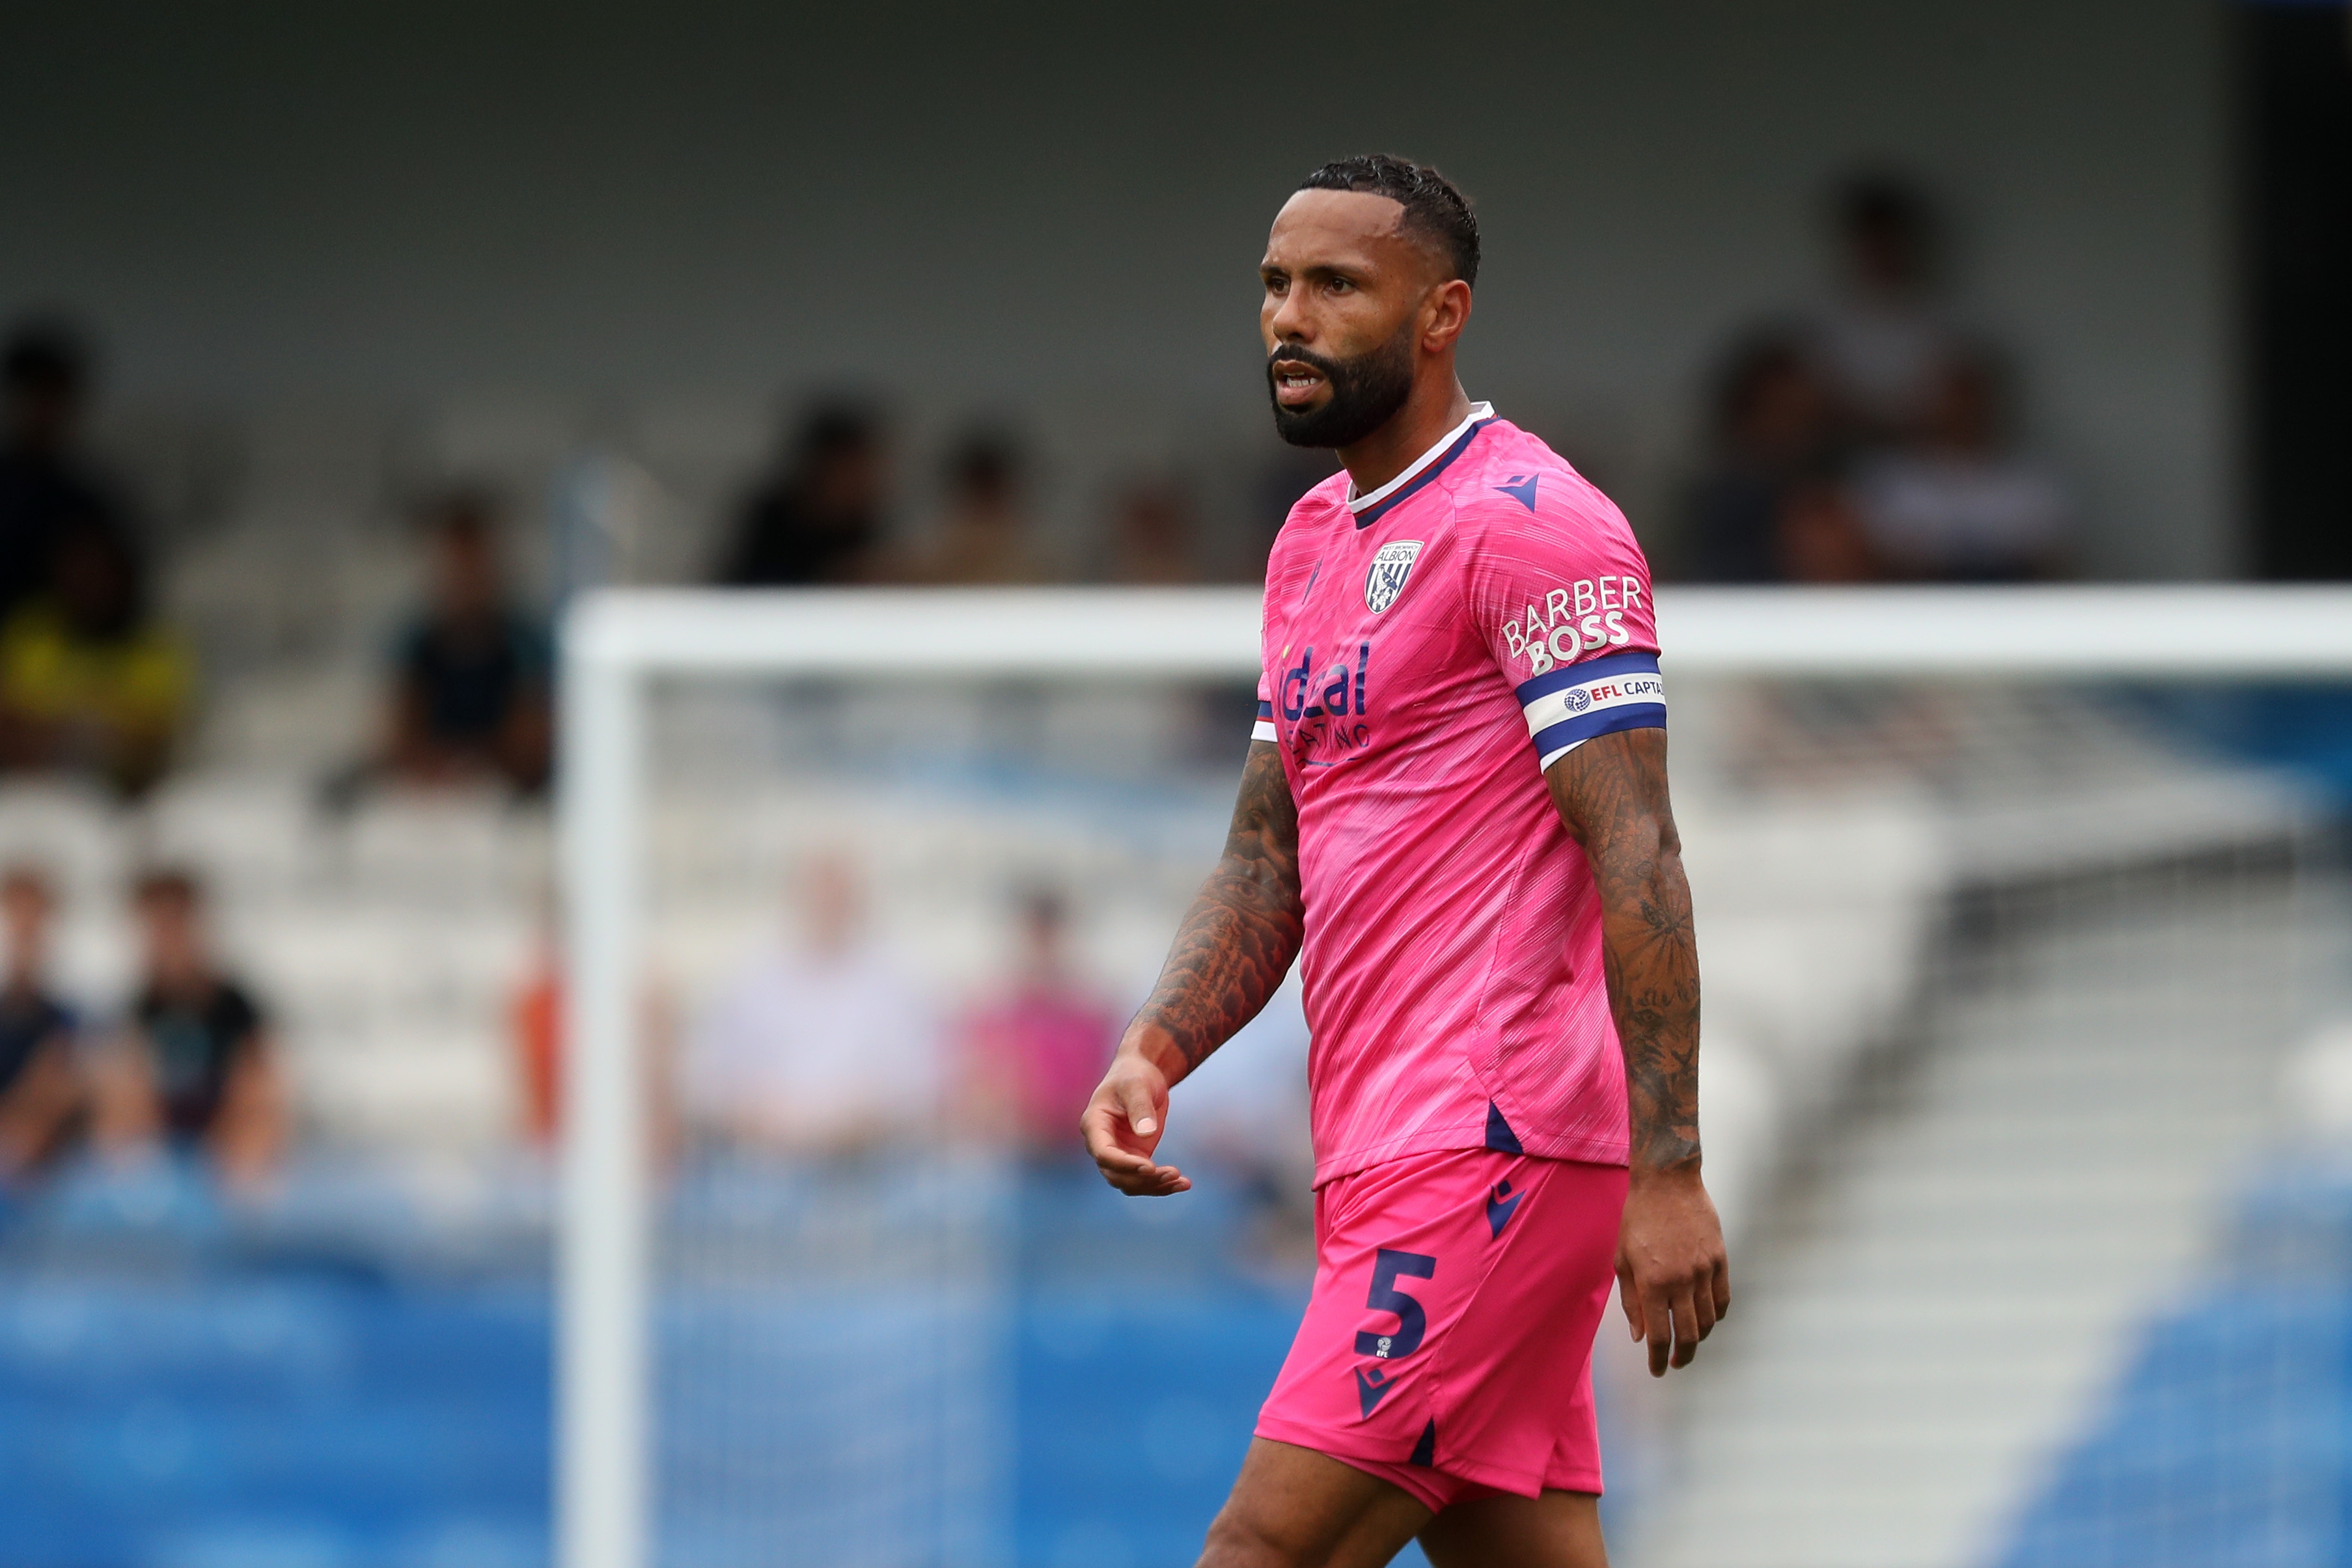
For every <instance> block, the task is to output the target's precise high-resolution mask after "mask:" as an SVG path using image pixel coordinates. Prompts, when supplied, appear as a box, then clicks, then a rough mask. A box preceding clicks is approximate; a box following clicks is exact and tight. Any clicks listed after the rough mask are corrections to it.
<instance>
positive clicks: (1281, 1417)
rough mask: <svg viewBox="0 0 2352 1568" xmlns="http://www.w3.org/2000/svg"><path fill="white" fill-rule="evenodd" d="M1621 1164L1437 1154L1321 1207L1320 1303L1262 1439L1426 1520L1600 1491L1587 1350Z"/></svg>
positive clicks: (1264, 1415) (1408, 1161)
mask: <svg viewBox="0 0 2352 1568" xmlns="http://www.w3.org/2000/svg"><path fill="white" fill-rule="evenodd" d="M1625 1181H1626V1176H1625V1168H1624V1167H1623V1166H1598V1165H1583V1164H1579V1163H1576V1162H1573V1161H1569V1160H1548V1159H1538V1158H1536V1157H1534V1156H1532V1155H1510V1154H1504V1153H1501V1152H1499V1151H1497V1150H1493V1149H1449V1150H1444V1151H1442V1152H1439V1153H1435V1154H1425V1155H1408V1156H1407V1157H1405V1158H1403V1159H1399V1160H1391V1161H1389V1162H1387V1163H1386V1164H1383V1165H1377V1166H1372V1167H1371V1168H1370V1170H1364V1171H1359V1172H1357V1173H1356V1174H1355V1175H1353V1176H1340V1177H1339V1178H1338V1179H1337V1180H1335V1181H1331V1182H1328V1183H1326V1184H1325V1185H1324V1186H1323V1188H1322V1190H1321V1191H1319V1192H1318V1193H1317V1194H1316V1195H1315V1244H1316V1264H1315V1293H1314V1296H1313V1298H1312V1299H1311V1300H1310V1301H1308V1302H1307V1317H1306V1320H1305V1321H1304V1322H1301V1323H1300V1324H1299V1325H1298V1337H1297V1339H1295V1340H1293V1341H1292V1342H1291V1345H1290V1355H1289V1358H1288V1359H1287V1360H1286V1361H1285V1362H1284V1363H1283V1364H1282V1375H1280V1376H1279V1377H1277V1378H1276V1379H1275V1383H1274V1392H1273V1393H1272V1394H1271V1395H1269V1396H1267V1397H1266V1401H1265V1407H1264V1408H1263V1409H1261V1410H1260V1411H1259V1412H1258V1418H1257V1435H1258V1436H1259V1437H1267V1438H1271V1439H1273V1440H1274V1441H1276V1442H1278V1443H1292V1444H1296V1445H1297V1446H1298V1447H1299V1448H1313V1449H1315V1450H1316V1451H1317V1452H1318V1453H1323V1454H1328V1455H1329V1456H1331V1457H1332V1458H1335V1459H1339V1460H1340V1461H1342V1462H1343V1463H1346V1464H1349V1465H1351V1466H1353V1467H1354V1468H1356V1469H1360V1470H1363V1471H1366V1472H1368V1473H1369V1474H1371V1475H1375V1476H1378V1477H1379V1478H1380V1479H1382V1480H1385V1481H1390V1482H1392V1483H1393V1484H1395V1485H1397V1486H1400V1487H1402V1488H1403V1489H1404V1490H1407V1491H1409V1492H1411V1493H1412V1495H1413V1496H1415V1497H1416V1498H1419V1499H1420V1500H1422V1501H1423V1503H1425V1504H1427V1505H1428V1506H1429V1507H1430V1508H1431V1509H1433V1510H1440V1509H1444V1507H1446V1505H1448V1504H1449V1503H1454V1502H1458V1501H1462V1500H1465V1499H1468V1498H1473V1497H1483V1496H1489V1495H1492V1494H1493V1493H1496V1492H1511V1493H1515V1494H1517V1496H1520V1497H1534V1496H1536V1495H1537V1494H1538V1493H1539V1492H1542V1491H1545V1490H1554V1491H1580V1492H1598V1491H1600V1490H1601V1435H1600V1430H1599V1427H1598V1426H1597V1425H1596V1423H1595V1421H1594V1418H1593V1411H1592V1337H1593V1334H1594V1333H1595V1332H1596V1331H1598V1329H1599V1328H1600V1325H1601V1311H1602V1309H1603V1308H1604V1307H1605V1306H1606V1305H1607V1304H1608V1300H1609V1286H1610V1283H1611V1281H1612V1280H1614V1278H1615V1277H1616V1267H1617V1228H1618V1222H1619V1219H1620V1218H1621V1217H1622V1214H1623V1212H1624V1207H1625Z"/></svg>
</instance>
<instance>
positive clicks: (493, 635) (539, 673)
mask: <svg viewBox="0 0 2352 1568" xmlns="http://www.w3.org/2000/svg"><path fill="white" fill-rule="evenodd" d="M494 516H495V514H494V511H493V508H492V506H491V503H490V501H489V500H488V497H484V496H482V495H480V494H478V493H476V492H471V491H459V492H454V493H452V494H450V495H447V496H445V497H442V498H441V499H440V500H439V501H438V502H436V504H435V506H434V507H433V508H432V510H431V513H430V515H429V518H428V524H427V526H428V528H429V532H430V538H431V547H432V552H433V558H432V579H431V586H430V589H429V593H430V597H429V598H428V600H427V601H426V603H425V608H424V610H423V611H422V612H420V613H419V614H418V615H417V617H416V620H415V622H414V624H412V625H411V626H410V627H409V629H408V630H407V632H405V633H404V634H403V636H402V637H401V640H400V643H399V650H398V653H397V655H396V663H395V664H394V672H393V689H392V713H391V716H390V724H389V728H390V731H391V733H390V735H389V737H387V740H386V743H385V763H386V765H387V768H388V770H389V771H390V772H391V773H392V774H393V775H394V776H395V777H397V778H399V779H404V780H406V781H407V782H410V783H413V784H422V785H440V784H452V783H464V782H468V781H471V780H476V779H494V780H497V781H499V782H502V783H504V784H506V785H508V786H509V788H511V789H515V790H516V791H518V792H519V793H522V794H535V793H537V792H538V791H540V790H541V789H544V788H546V785H547V779H548V770H549V766H550V762H551V758H550V745H551V738H552V726H551V718H550V712H549V702H550V696H551V692H550V664H551V660H550V650H549V645H548V635H547V629H546V627H545V625H544V624H543V623H541V622H540V621H539V620H538V619H537V618H535V617H533V616H531V615H530V614H527V613H526V612H524V611H523V610H522V608H521V607H520V605H519V604H518V603H517V601H516V600H515V597H514V594H513V592H512V591H511V590H510V589H509V587H508V585H507V582H506V578H505V573H504V571H503V570H502V569H501V567H500V564H499V550H498V537H497V531H496V528H495V523H494Z"/></svg>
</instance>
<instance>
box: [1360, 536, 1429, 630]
mask: <svg viewBox="0 0 2352 1568" xmlns="http://www.w3.org/2000/svg"><path fill="white" fill-rule="evenodd" d="M1420 554H1421V541H1420V540H1419V539H1391V540H1390V541H1389V542H1388V543H1386V544H1384V545H1382V546H1381V548H1380V550H1379V552H1378V553H1376V554H1375V555H1374V556H1373V557H1372V570H1370V571H1369V572H1367V573H1365V574H1364V608H1365V609H1367V610H1369V611H1370V612H1372V613H1373V614H1375V615H1378V614H1379V613H1380V612H1381V611H1383V610H1386V609H1387V608H1388V607H1389V606H1390V605H1391V604H1394V603H1395V602H1396V601H1397V595H1398V594H1400V593H1402V592H1403V591H1404V580H1405V579H1406V578H1407V577H1409V576H1411V575H1412V563H1413V560H1414V559H1415V558H1416V557H1418V556H1419V555H1420Z"/></svg>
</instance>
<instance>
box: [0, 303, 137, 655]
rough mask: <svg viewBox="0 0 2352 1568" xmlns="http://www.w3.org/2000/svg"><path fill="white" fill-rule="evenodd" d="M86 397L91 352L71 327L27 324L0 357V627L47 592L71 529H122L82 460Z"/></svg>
mask: <svg viewBox="0 0 2352 1568" xmlns="http://www.w3.org/2000/svg"><path fill="white" fill-rule="evenodd" d="M88 397H89V350H88V349H87V348H86V347H85V346H84V344H83V342H82V340H81V339H80V337H79V334H77V333H75V332H74V331H72V330H71V329H68V328H66V327H63V326H60V325H58V324H56V323H47V322H35V323H27V324H26V325H23V326H20V327H18V328H17V329H16V331H15V333H14V334H13V335H11V337H10V338H9V340H8V343H7V347H6V348H5V350H0V402H5V407H0V423H5V428H0V621H5V618H6V617H7V615H8V614H9V613H10V612H13V611H15V610H16V608H17V607H18V606H19V605H21V604H22V603H24V602H25V601H26V600H28V599H30V598H32V597H33V596H34V595H35V594H37V593H38V592H39V591H41V590H42V589H43V588H44V587H46V586H47V582H48V580H49V563H50V557H51V555H52V553H53V552H54V550H55V548H56V544H57V537H58V533H59V532H60V531H62V530H63V529H64V528H66V527H67V526H68V524H78V523H85V522H91V521H95V522H98V523H100V524H102V525H104V526H108V527H112V528H121V527H122V525H123V518H122V516H121V508H120V507H118V506H117V505H116V504H115V501H114V498H113V497H112V496H111V495H110V493H109V492H108V490H107V489H106V487H105V486H102V485H101V484H100V483H99V482H98V480H97V478H96V477H95V476H93V475H92V474H91V473H90V472H89V469H88V468H87V467H86V466H85V465H83V463H82V460H81V456H80V452H79V446H80V438H81V423H82V415H83V413H84V410H85V408H86V406H87V402H88Z"/></svg>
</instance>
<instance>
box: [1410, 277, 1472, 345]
mask: <svg viewBox="0 0 2352 1568" xmlns="http://www.w3.org/2000/svg"><path fill="white" fill-rule="evenodd" d="M1469 324H1470V286H1469V285H1468V284H1466V283H1465V282H1463V281H1462V280H1461V279H1460V278H1458V277H1449V278H1447V279H1446V280H1445V281H1444V282H1443V283H1441V284H1439V285H1437V286H1436V287H1434V288H1432V289H1431V290H1430V291H1429V293H1428V295H1427V296H1426V298H1424V299H1423V304H1422V324H1421V346H1422V347H1423V349H1425V350H1428V351H1429V352H1431V353H1433V354H1440V353H1444V351H1445V350H1447V349H1449V348H1451V347H1453V345H1454V340H1455V339H1457V338H1459V337H1461V336H1462V329H1463V328H1465V327H1466V326H1468V325H1469Z"/></svg>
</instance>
